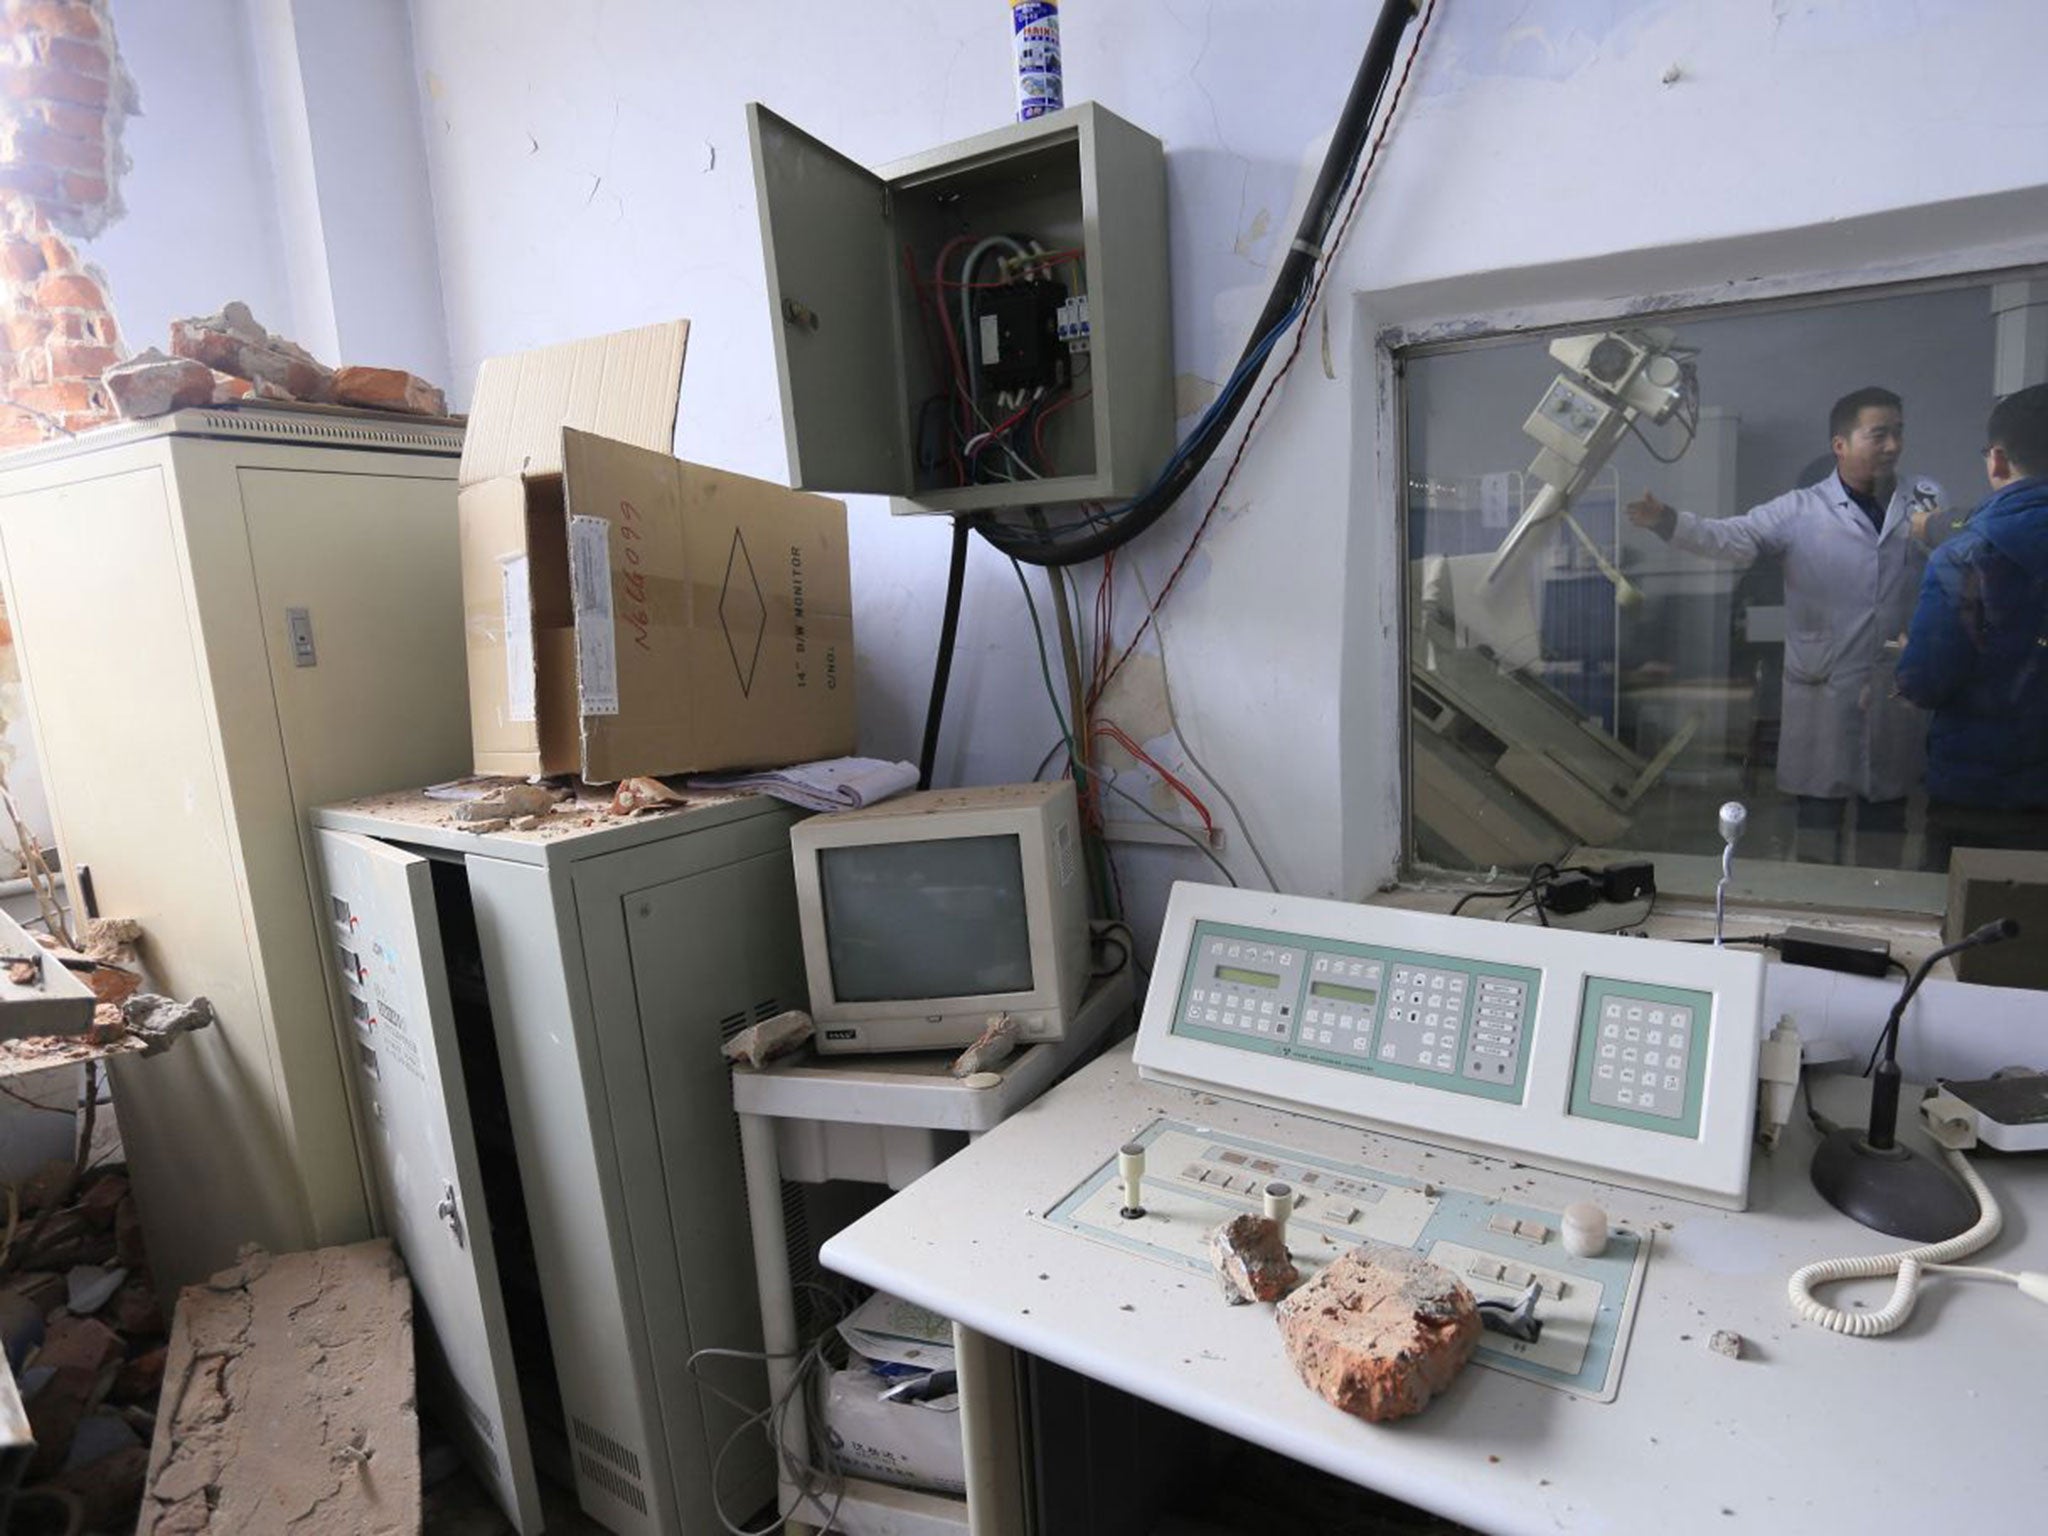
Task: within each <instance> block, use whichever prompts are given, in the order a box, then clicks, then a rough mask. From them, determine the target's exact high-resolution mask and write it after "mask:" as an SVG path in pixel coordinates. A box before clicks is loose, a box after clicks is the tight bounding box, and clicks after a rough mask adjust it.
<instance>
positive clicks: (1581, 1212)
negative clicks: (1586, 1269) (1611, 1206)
mask: <svg viewBox="0 0 2048 1536" xmlns="http://www.w3.org/2000/svg"><path fill="white" fill-rule="evenodd" d="M1564 1251H1565V1252H1566V1253H1569V1254H1572V1255H1573V1256H1575V1257H1577V1258H1581V1259H1597V1258H1599V1257H1600V1255H1601V1254H1603V1253H1605V1252H1606V1251H1607V1212H1606V1211H1604V1210H1602V1209H1601V1208H1600V1207H1599V1206H1597V1205H1595V1204H1593V1202H1592V1201H1590V1200H1581V1201H1580V1202H1579V1203H1578V1204H1577V1205H1568V1206H1566V1207H1565V1208H1564Z"/></svg>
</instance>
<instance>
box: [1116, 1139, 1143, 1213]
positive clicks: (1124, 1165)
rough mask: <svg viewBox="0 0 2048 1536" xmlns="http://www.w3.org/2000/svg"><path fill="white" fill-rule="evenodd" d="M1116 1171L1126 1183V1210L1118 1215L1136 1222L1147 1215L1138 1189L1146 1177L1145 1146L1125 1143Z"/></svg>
mask: <svg viewBox="0 0 2048 1536" xmlns="http://www.w3.org/2000/svg"><path fill="white" fill-rule="evenodd" d="M1116 1171H1117V1173H1118V1174H1119V1175H1121V1176H1122V1178H1123V1181H1124V1208H1123V1209H1122V1210H1121V1211H1118V1212H1117V1214H1118V1215H1119V1216H1121V1217H1123V1218H1124V1220H1126V1221H1136V1220H1137V1219H1138V1218H1139V1217H1140V1216H1142V1215H1144V1214H1145V1205H1144V1201H1143V1200H1142V1199H1141V1197H1140V1192H1139V1188H1138V1186H1139V1184H1140V1183H1141V1181H1142V1180H1143V1179H1144V1177H1145V1148H1144V1145H1143V1144H1142V1143H1140V1142H1135V1141H1127V1142H1125V1143H1124V1144H1123V1146H1122V1147H1120V1148H1119V1149H1118V1150H1117V1154H1116Z"/></svg>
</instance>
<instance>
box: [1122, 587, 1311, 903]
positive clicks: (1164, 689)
mask: <svg viewBox="0 0 2048 1536" xmlns="http://www.w3.org/2000/svg"><path fill="white" fill-rule="evenodd" d="M1115 562H1116V557H1115V555H1114V554H1111V555H1109V556H1106V557H1105V558H1104V560H1103V579H1104V580H1105V581H1109V580H1110V579H1111V578H1112V576H1113V574H1114V572H1115V569H1116V563H1115ZM1131 579H1132V580H1133V581H1135V582H1136V583H1137V585H1138V596H1140V597H1141V598H1143V599H1144V600H1145V606H1146V607H1147V608H1148V609H1149V608H1150V607H1151V606H1152V594H1151V593H1150V592H1148V591H1147V590H1146V588H1145V573H1144V572H1143V571H1142V570H1140V569H1139V568H1138V566H1137V564H1136V563H1135V562H1133V563H1132V565H1131ZM1115 599H1116V592H1115V589H1114V588H1113V587H1112V588H1111V590H1110V593H1109V599H1108V601H1107V603H1106V604H1105V606H1104V623H1103V629H1104V634H1105V636H1107V633H1108V629H1109V620H1110V619H1111V618H1112V617H1113V616H1114V609H1115ZM1152 640H1153V644H1154V645H1156V646H1157V647H1158V648H1159V691H1160V695H1161V696H1162V697H1163V698H1164V699H1165V701H1166V723H1167V724H1168V725H1170V726H1172V727H1173V735H1174V739H1175V740H1176V741H1178V742H1179V743H1180V750H1181V752H1182V754H1183V755H1184V756H1185V757H1186V758H1187V760H1188V766H1190V767H1191V768H1193V769H1194V770H1195V772H1197V773H1199V774H1200V775H1201V776H1202V777H1203V778H1205V779H1207V780H1208V781H1209V787H1210V788H1211V789H1213V790H1215V791H1216V796H1217V798H1218V799H1219V800H1221V801H1222V802H1223V804H1224V807H1225V808H1226V809H1227V810H1228V811H1229V812H1230V815H1231V819H1232V820H1234V821H1235V822H1236V823H1237V835H1238V836H1239V837H1241V838H1243V839H1244V845H1245V847H1246V848H1248V849H1250V850H1251V855H1252V862H1253V863H1255V864H1257V865H1258V866H1259V873H1260V874H1262V875H1264V876H1265V877H1266V889H1267V890H1269V891H1277V890H1279V889H1280V882H1279V881H1278V880H1276V879H1275V878H1274V877H1273V866H1272V865H1270V864H1268V863H1267V862H1266V855H1265V854H1264V853H1263V852H1261V851H1260V849H1259V844H1258V840H1257V839H1256V838H1255V837H1253V836H1252V825H1251V823H1250V822H1249V821H1247V820H1245V815H1244V812H1243V811H1241V810H1239V809H1238V805H1237V801H1236V800H1235V799H1234V798H1233V797H1232V796H1231V793H1230V791H1229V789H1228V788H1226V787H1225V785H1224V783H1223V781H1222V780H1221V779H1219V778H1217V777H1216V775H1215V773H1214V772H1212V771H1211V770H1210V768H1209V767H1208V765H1207V764H1205V763H1204V762H1203V761H1202V760H1201V759H1200V758H1199V757H1197V756H1195V744H1194V743H1193V742H1192V741H1190V740H1188V733H1187V732H1186V731H1185V730H1183V729H1182V728H1181V723H1180V715H1179V714H1178V713H1177V712H1176V710H1175V709H1174V704H1173V667H1172V665H1171V664H1170V663H1169V661H1168V659H1167V655H1166V628H1165V626H1164V625H1158V624H1155V625H1154V626H1153V628H1152ZM1098 661H1099V658H1098ZM1101 686H1102V685H1101V684H1098V685H1097V687H1098V691H1099V690H1100V687H1101Z"/></svg>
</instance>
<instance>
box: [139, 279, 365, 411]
mask: <svg viewBox="0 0 2048 1536" xmlns="http://www.w3.org/2000/svg"><path fill="white" fill-rule="evenodd" d="M171 351H172V352H173V353H175V354H176V355H177V356H179V357H183V358H190V359H191V360H192V361H194V362H198V363H204V364H205V365H206V366H207V367H208V368H217V369H219V370H220V371H221V372H222V373H232V374H234V375H235V376H236V377H238V378H244V379H251V380H254V381H257V382H259V383H267V384H270V385H272V386H274V387H275V388H277V389H279V390H282V391H283V392H284V393H285V395H286V396H288V397H289V398H291V399H294V400H326V399H327V398H328V396H329V392H330V389H331V386H332V381H333V378H334V371H333V370H332V369H331V368H329V367H328V366H327V365H326V364H324V363H322V362H320V361H319V360H318V359H317V358H315V357H314V356H313V355H312V353H310V352H308V351H306V349H305V348H303V347H301V346H298V345H297V344H295V343H293V342H290V341H287V340H285V339H284V338H283V337H282V336H277V335H273V334H272V333H271V332H269V331H266V330H265V329H264V328H263V326H262V325H261V324H260V323H259V322H258V321H257V319H256V317H255V316H254V315H253V314H252V313H250V310H249V306H248V305H246V304H244V303H242V302H241V301H240V300H235V301H233V302H231V303H228V304H226V305H224V306H222V308H221V311H220V313H219V314H217V315H198V316H194V317H192V318H189V319H185V320H173V321H172V322H171ZM208 392H209V394H211V383H210V380H209V388H208Z"/></svg>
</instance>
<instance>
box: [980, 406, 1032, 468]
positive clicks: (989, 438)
mask: <svg viewBox="0 0 2048 1536" xmlns="http://www.w3.org/2000/svg"><path fill="white" fill-rule="evenodd" d="M1034 403H1035V402H1032V401H1027V402H1025V404H1023V405H1022V406H1020V407H1019V408H1018V409H1017V410H1016V412H1015V413H1013V414H1012V415H1009V416H1006V417H1004V418H1003V420H1002V421H1001V422H1000V423H999V424H997V425H996V426H993V427H990V428H989V429H988V433H987V435H986V436H985V437H982V440H981V442H980V443H979V444H978V445H977V446H976V447H975V449H974V451H973V452H972V453H969V454H968V455H967V457H969V458H970V459H971V458H973V457H974V455H975V454H976V453H979V452H981V450H982V449H983V448H986V447H988V445H989V444H990V443H993V442H994V441H995V440H996V439H997V438H999V437H1001V436H1002V435H1003V434H1004V433H1005V432H1007V431H1009V430H1010V428H1012V427H1014V426H1015V425H1017V423H1018V422H1020V421H1022V420H1023V419H1024V418H1025V417H1026V416H1027V415H1029V414H1030V412H1031V407H1032V405H1033V404H1034ZM976 435H977V436H980V434H976Z"/></svg>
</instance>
